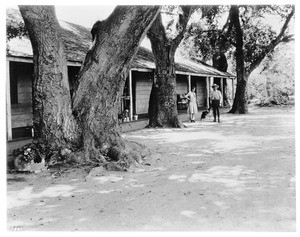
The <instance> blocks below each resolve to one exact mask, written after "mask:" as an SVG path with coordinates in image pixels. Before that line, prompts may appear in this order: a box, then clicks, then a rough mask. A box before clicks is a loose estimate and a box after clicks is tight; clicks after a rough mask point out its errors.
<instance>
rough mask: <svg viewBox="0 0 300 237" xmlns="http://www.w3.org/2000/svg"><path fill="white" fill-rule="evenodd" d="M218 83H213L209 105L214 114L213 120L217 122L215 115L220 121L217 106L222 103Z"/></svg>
mask: <svg viewBox="0 0 300 237" xmlns="http://www.w3.org/2000/svg"><path fill="white" fill-rule="evenodd" d="M218 87H219V86H218V85H217V84H213V85H212V88H213V91H212V92H211V96H210V98H211V107H212V108H213V114H214V122H217V120H216V117H217V116H218V122H219V123H220V111H219V106H220V105H221V104H222V94H221V91H219V90H218Z"/></svg>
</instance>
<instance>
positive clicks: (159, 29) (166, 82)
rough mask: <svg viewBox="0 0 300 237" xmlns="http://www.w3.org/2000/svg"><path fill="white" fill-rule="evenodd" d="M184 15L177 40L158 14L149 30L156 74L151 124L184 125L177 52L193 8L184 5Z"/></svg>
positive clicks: (149, 112)
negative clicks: (168, 33) (170, 36)
mask: <svg viewBox="0 0 300 237" xmlns="http://www.w3.org/2000/svg"><path fill="white" fill-rule="evenodd" d="M181 8H182V11H183V14H182V15H180V16H179V23H178V25H179V26H180V29H181V30H180V31H179V33H178V35H177V36H176V37H175V38H174V39H168V38H167V36H166V33H165V29H164V26H163V24H162V18H161V15H160V14H159V15H158V17H157V18H156V20H155V21H154V23H153V24H152V26H151V28H150V30H149V31H148V34H147V35H148V37H149V39H150V41H151V47H152V52H153V54H154V58H155V65H156V69H155V75H154V81H153V84H152V90H151V94H150V100H149V110H148V115H149V125H148V126H149V127H176V128H177V127H182V126H183V125H182V123H181V122H180V121H179V119H178V111H177V97H176V96H177V95H176V74H175V51H176V49H177V47H178V45H179V44H180V42H181V40H182V38H183V36H184V32H185V29H186V25H187V22H188V20H189V17H190V14H191V10H192V7H191V6H181Z"/></svg>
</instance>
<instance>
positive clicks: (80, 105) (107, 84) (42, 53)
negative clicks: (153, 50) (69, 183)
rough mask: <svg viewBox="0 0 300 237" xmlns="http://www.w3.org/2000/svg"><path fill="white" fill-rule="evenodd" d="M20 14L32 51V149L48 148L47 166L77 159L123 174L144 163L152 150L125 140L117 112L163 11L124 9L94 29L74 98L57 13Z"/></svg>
mask: <svg viewBox="0 0 300 237" xmlns="http://www.w3.org/2000/svg"><path fill="white" fill-rule="evenodd" d="M19 9H20V12H21V14H22V17H23V19H24V22H25V26H26V28H27V30H28V32H29V37H30V41H31V44H32V48H33V59H34V83H33V111H34V114H33V116H34V121H33V123H34V131H35V136H34V142H33V144H43V152H42V153H43V154H44V155H45V158H46V160H48V162H50V161H51V159H52V160H53V159H54V157H56V158H63V159H68V158H71V157H73V158H76V160H77V161H78V162H86V161H96V162H101V163H102V164H105V165H107V166H109V165H111V164H113V165H111V166H110V167H114V168H119V169H122V168H126V167H128V166H129V165H130V164H132V163H136V162H139V161H141V158H142V157H143V156H144V155H145V154H146V152H147V149H145V147H143V146H141V145H139V144H137V143H133V142H128V141H125V140H124V139H123V138H122V137H121V135H120V132H119V129H118V125H117V119H118V117H117V106H118V101H119V97H120V95H121V92H122V91H123V87H124V84H125V79H126V76H127V74H128V70H129V66H130V62H131V59H132V58H133V56H134V55H135V53H136V51H137V49H138V46H139V44H140V42H141V40H142V39H143V37H144V36H145V34H146V32H147V30H148V28H149V27H150V26H151V24H152V22H153V21H154V19H155V18H156V16H157V14H158V11H159V7H158V6H119V7H116V8H115V10H114V11H113V13H112V14H111V15H110V16H109V17H108V18H107V19H106V20H104V21H101V22H97V23H96V24H95V26H94V27H93V35H94V41H93V45H92V47H91V49H90V50H89V51H88V53H87V55H86V59H85V61H84V63H83V65H82V68H81V70H80V72H79V75H78V79H77V83H76V88H75V91H74V93H73V98H71V93H70V88H69V83H68V75H67V61H66V56H65V51H64V45H63V43H62V38H61V32H60V30H61V29H60V26H59V23H58V21H57V18H56V16H55V9H54V7H53V6H38V5H36V6H19ZM39 153H40V154H41V151H39Z"/></svg>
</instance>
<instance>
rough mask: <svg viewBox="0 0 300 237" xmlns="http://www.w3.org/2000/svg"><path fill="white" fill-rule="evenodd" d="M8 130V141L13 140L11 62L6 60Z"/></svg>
mask: <svg viewBox="0 0 300 237" xmlns="http://www.w3.org/2000/svg"><path fill="white" fill-rule="evenodd" d="M6 129H7V140H8V141H10V140H12V127H11V102H10V73H9V61H8V60H6Z"/></svg>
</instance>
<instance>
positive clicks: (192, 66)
mask: <svg viewBox="0 0 300 237" xmlns="http://www.w3.org/2000/svg"><path fill="white" fill-rule="evenodd" d="M6 16H7V17H6V24H7V25H11V26H17V25H18V24H19V23H20V22H23V19H22V16H21V14H20V12H19V10H17V9H12V8H9V9H7V10H6ZM59 23H60V25H61V27H62V38H63V41H64V44H65V47H66V54H67V60H68V61H69V62H77V63H82V62H83V61H84V58H85V55H86V53H87V51H88V49H89V47H90V46H91V43H92V36H91V33H90V29H88V28H86V27H83V26H80V25H77V24H73V23H70V22H66V21H59ZM32 55H33V54H32V47H31V43H30V40H29V38H28V37H26V36H23V37H21V38H19V37H17V38H14V39H11V40H10V41H8V42H7V56H10V57H19V58H32ZM175 62H176V65H175V67H176V72H179V73H180V72H183V73H192V74H196V75H201V76H216V77H234V75H232V74H230V73H227V72H221V71H218V70H217V69H215V68H213V67H212V66H209V65H207V64H204V63H198V62H197V63H196V62H193V61H191V60H186V59H183V58H178V57H176V58H175ZM131 68H134V69H155V63H154V56H153V54H152V52H151V51H150V50H148V49H147V48H144V47H141V46H140V47H139V50H138V53H137V55H136V56H135V57H134V58H133V60H132V63H131Z"/></svg>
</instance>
